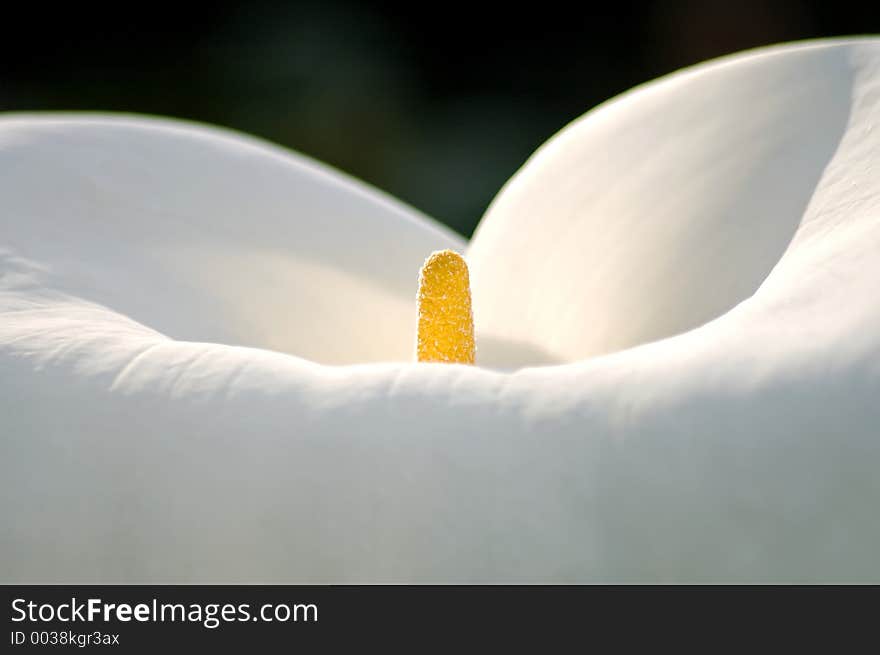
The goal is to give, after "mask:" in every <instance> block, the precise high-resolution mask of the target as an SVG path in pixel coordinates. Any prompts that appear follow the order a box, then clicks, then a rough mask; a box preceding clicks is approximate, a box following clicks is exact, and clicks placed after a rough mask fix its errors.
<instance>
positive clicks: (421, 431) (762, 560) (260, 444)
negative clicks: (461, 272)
mask: <svg viewBox="0 0 880 655" xmlns="http://www.w3.org/2000/svg"><path fill="white" fill-rule="evenodd" d="M878 120H880V41H878V40H869V39H865V40H852V41H835V42H824V43H821V42H820V43H811V44H798V45H793V46H787V47H782V48H774V49H769V50H766V51H757V52H754V53H747V54H745V55H741V56H738V57H733V58H727V59H725V60H722V61H719V62H714V63H710V64H707V65H703V66H700V67H696V68H693V69H690V70H688V71H684V72H682V73H679V74H676V75H673V76H671V77H669V78H667V79H664V80H660V81H658V82H656V83H652V84H650V85H647V86H645V87H643V88H640V89H637V90H635V91H633V92H631V93H629V94H627V95H625V96H622V97H621V98H619V99H617V100H614V101H612V102H610V103H607V104H606V105H604V106H603V107H601V108H599V109H597V110H596V111H594V112H591V113H590V114H588V115H587V116H585V117H584V118H583V119H581V120H579V121H578V122H576V123H575V124H573V125H572V126H570V127H569V128H567V129H566V130H564V131H563V132H562V133H561V134H560V135H559V136H557V137H555V138H554V139H553V140H551V141H550V142H549V143H548V144H547V145H546V146H544V147H543V148H542V149H541V150H539V152H538V153H537V154H536V155H535V156H534V158H533V159H532V160H531V161H530V162H529V163H528V164H527V165H526V166H525V167H524V169H523V170H522V171H521V172H520V173H518V174H517V175H516V176H515V177H514V178H513V179H512V180H511V182H510V183H509V184H508V186H507V187H506V188H505V190H504V191H503V192H502V193H501V194H500V195H499V197H498V198H497V199H496V201H495V202H494V203H493V206H492V207H491V208H490V211H489V212H488V214H487V216H486V217H485V218H484V221H483V223H482V224H481V226H480V228H479V229H478V232H477V234H476V236H475V238H474V241H473V243H472V244H471V245H470V249H469V251H468V259H469V263H470V265H471V268H472V281H473V285H474V312H475V318H476V320H477V328H478V348H479V350H478V362H480V361H482V363H484V364H486V365H489V366H490V367H492V368H502V369H510V370H507V371H506V372H501V371H492V370H486V369H483V368H472V367H464V366H449V365H423V364H409V363H400V362H399V360H407V359H409V358H410V357H411V354H412V351H413V347H414V334H413V330H414V326H415V307H414V295H415V290H416V289H415V287H416V283H417V271H418V266H419V265H420V264H421V262H422V260H423V259H424V258H425V256H426V255H427V254H428V253H429V252H430V251H431V250H435V249H439V248H444V247H452V248H457V249H461V248H462V247H463V244H462V243H461V242H460V241H459V239H457V238H456V237H455V236H454V235H451V234H449V233H447V232H446V231H444V230H443V229H442V228H440V227H438V226H435V225H433V224H431V223H429V222H428V221H427V220H426V219H424V218H423V217H420V216H417V215H416V214H414V213H413V212H412V211H411V210H408V209H406V208H403V207H401V206H399V205H397V204H394V203H393V201H390V200H388V199H385V198H382V197H379V196H377V195H376V194H375V193H374V192H372V191H370V190H366V189H364V188H363V187H362V186H359V185H358V184H357V183H354V182H352V181H350V180H348V179H344V178H342V177H341V176H339V175H338V174H336V173H333V172H331V171H328V170H326V169H323V168H320V167H318V166H316V165H315V164H312V163H309V162H306V161H304V160H302V159H301V158H299V157H296V156H294V155H291V154H290V153H286V152H284V151H280V150H278V149H276V148H273V147H270V146H267V145H265V144H261V143H259V142H256V141H254V140H251V139H247V138H242V137H240V136H236V135H231V134H229V133H228V132H223V131H218V130H214V129H208V128H204V127H196V126H190V125H186V124H181V123H177V122H169V121H158V120H155V119H143V118H136V117H131V118H123V117H75V116H63V115H59V116H26V115H22V116H8V117H6V118H3V119H0V248H2V255H0V257H2V258H0V444H2V448H3V452H2V457H0V478H2V487H0V489H2V495H0V508H2V517H3V527H2V532H0V580H2V581H4V582H129V583H131V582H196V581H198V582H350V581H382V582H388V581H413V582H416V581H418V582H424V581H440V582H452V581H504V582H509V581H544V582H552V581H640V582H650V581H692V582H696V581H776V582H778V581H834V582H841V581H866V580H871V581H880V556H878V555H877V553H878V552H880V518H878V511H877V507H878V506H880V476H878V475H877V474H876V471H877V469H878V466H880V404H878V397H880V302H877V297H878V291H880V175H878V171H877V170H876V169H875V170H872V166H874V160H876V159H877V157H878V155H877V153H878V152H880V128H878V129H875V123H876V122H878ZM707 321H708V322H707ZM685 330H689V331H685ZM676 334H677V336H672V335H676ZM663 337H670V338H666V339H663V340H659V341H658V340H657V339H661V338H663ZM209 342H213V343H209ZM221 344H224V345H221ZM229 344H235V345H229ZM637 344H644V345H641V346H638V347H632V348H629V349H627V350H621V349H623V348H628V347H630V346H636V345H637ZM242 346H251V347H242ZM282 351H283V352H282ZM614 351H617V352H614ZM286 353H289V354H286ZM600 353H611V354H607V355H606V356H603V357H593V358H591V359H585V357H587V356H589V355H593V354H600ZM294 355H296V356H294ZM381 360H387V361H388V362H394V361H395V360H398V362H399V363H384V364H377V363H374V364H361V365H351V366H327V365H326V364H334V363H346V362H370V361H381ZM540 361H547V362H552V361H556V362H569V363H568V364H564V365H558V366H547V367H541V368H527V369H521V370H515V368H516V365H517V364H521V363H529V362H532V363H538V362H540Z"/></svg>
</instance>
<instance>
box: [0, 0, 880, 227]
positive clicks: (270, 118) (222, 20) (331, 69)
mask: <svg viewBox="0 0 880 655" xmlns="http://www.w3.org/2000/svg"><path fill="white" fill-rule="evenodd" d="M597 7H598V8H597ZM25 13H29V14H30V15H29V16H24V17H23V18H21V19H18V18H16V19H14V20H6V21H4V22H5V27H4V28H3V38H2V39H0V110H4V111H5V110H34V109H53V110H56V109H104V110H118V111H131V112H142V113H151V114H164V115H170V116H177V117H182V118H189V119H193V120H198V121H205V122H209V123H215V124H219V125H224V126H228V127H232V128H236V129H239V130H243V131H245V132H249V133H252V134H256V135H259V136H262V137H264V138H266V139H269V140H271V141H275V142H277V143H280V144H283V145H285V146H288V147H290V148H293V149H295V150H298V151H300V152H303V153H306V154H308V155H310V156H312V157H315V158H317V159H320V160H322V161H325V162H327V163H330V164H332V165H334V166H336V167H337V168H340V169H342V170H344V171H346V172H348V173H351V174H352V175H354V176H356V177H359V178H361V179H363V180H366V181H367V182H369V183H371V184H373V185H375V186H377V187H379V188H381V189H384V190H386V191H388V192H390V193H392V194H393V195H395V196H397V197H398V198H401V199H403V200H404V201H406V202H408V203H409V204H411V205H413V206H415V207H417V208H418V209H420V210H422V211H424V212H426V213H428V214H430V215H431V216H433V217H435V218H437V219H439V220H441V221H443V222H445V223H447V224H448V225H450V226H451V227H452V228H454V229H455V230H457V231H458V232H460V233H462V234H464V235H470V234H471V232H472V231H473V229H474V227H475V225H476V223H477V221H478V220H479V218H480V216H481V215H482V213H483V211H484V210H485V208H486V206H487V205H488V203H489V202H490V201H491V199H492V197H493V196H494V195H495V193H497V191H498V190H499V188H500V187H501V185H502V184H503V183H504V182H505V181H506V180H507V179H508V178H509V177H510V176H511V175H512V174H513V173H514V172H515V171H516V170H517V169H518V168H519V166H521V165H522V163H523V162H524V161H525V160H526V158H527V157H528V156H529V155H530V154H531V153H532V152H533V151H534V150H535V148H537V147H538V146H539V145H541V143H543V142H544V141H546V140H547V139H548V138H549V137H551V136H552V135H553V134H554V133H555V132H557V131H558V130H559V129H561V128H562V127H563V126H564V125H565V124H567V123H568V122H570V121H571V120H573V119H575V118H577V117H578V116H580V115H581V114H583V113H584V112H586V111H587V110H589V109H590V108H591V107H593V106H595V105H596V104H598V103H600V102H602V101H603V100H606V99H608V98H610V97H612V96H614V95H616V94H618V93H620V92H622V91H625V90H626V89H628V88H630V87H632V86H634V85H636V84H639V83H642V82H645V81H648V80H650V79H652V78H655V77H657V76H659V75H663V74H665V73H668V72H671V71H673V70H675V69H677V68H680V67H682V66H686V65H690V64H693V63H696V62H699V61H702V60H705V59H708V58H711V57H715V56H718V55H722V54H726V53H730V52H735V51H738V50H742V49H745V48H750V47H754V46H758V45H764V44H769V43H775V42H779V41H789V40H794V39H801V38H811V37H818V36H830V35H841V34H865V33H876V32H878V31H880V9H877V8H876V7H874V6H872V4H871V3H864V4H862V3H852V4H848V3H845V2H835V3H831V2H827V3H818V2H806V1H796V0H788V1H786V0H777V1H775V2H769V1H760V0H741V1H739V2H733V1H725V0H705V1H702V2H701V1H698V0H681V1H670V2H654V3H632V2H614V3H608V4H601V5H597V6H595V7H591V6H590V4H589V3H581V5H580V6H579V7H578V8H573V6H572V5H571V4H570V3H566V4H558V5H557V4H555V3H552V2H542V3H537V4H530V5H524V6H521V7H519V6H518V5H516V4H515V3H508V4H506V5H486V4H481V3H477V2H470V3H457V2H446V3H436V4H422V3H409V4H391V3H377V2H373V3H365V2H354V1H351V0H325V1H324V2H287V3H285V2H266V1H263V0H254V1H252V2H248V3H240V4H224V3H219V4H212V5H207V4H206V5H203V6H201V7H198V8H196V7H188V6H187V5H186V4H185V3H178V4H176V5H175V4H172V5H167V6H163V5H158V4H132V5H129V4H120V5H118V6H117V9H116V10H115V13H114V12H109V13H108V12H107V11H106V10H99V9H96V8H89V7H88V6H84V5H82V4H76V5H75V6H68V7H66V8H58V9H56V8H54V7H53V8H51V9H50V7H49V6H48V5H45V6H34V7H33V8H31V9H29V10H26V11H25Z"/></svg>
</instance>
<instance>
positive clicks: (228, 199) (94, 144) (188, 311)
mask: <svg viewBox="0 0 880 655" xmlns="http://www.w3.org/2000/svg"><path fill="white" fill-rule="evenodd" d="M0 175H2V179H0V197H2V216H0V226H2V235H3V243H2V244H0V245H2V247H4V248H6V249H7V251H8V252H9V254H10V256H12V255H15V256H17V257H23V258H26V259H34V260H39V261H45V262H50V263H51V266H50V270H48V271H47V274H49V275H50V276H51V281H50V284H51V285H52V286H53V287H54V288H58V289H62V290H65V291H68V292H70V293H72V294H75V295H77V296H81V297H86V298H88V299H89V300H90V301H92V302H97V303H101V304H104V305H106V306H108V307H110V308H112V309H114V310H117V311H119V312H120V313H122V314H124V315H127V316H129V317H131V318H134V319H136V320H138V321H140V322H142V323H144V324H145V325H148V326H150V327H151V328H153V329H156V330H158V331H160V332H162V333H165V334H167V335H169V336H173V337H175V338H179V339H188V340H197V341H218V342H221V343H227V344H229V343H232V344H241V345H248V346H259V347H265V348H271V349H275V350H280V351H284V352H289V353H293V354H295V355H297V356H300V357H304V358H308V359H313V360H315V361H320V362H325V363H353V362H365V361H383V360H403V361H408V360H410V359H411V358H412V356H413V352H414V348H415V346H414V343H415V327H414V326H415V309H414V300H413V299H414V298H415V293H416V286H417V277H416V276H417V274H418V270H419V266H420V265H421V264H422V262H423V261H424V259H425V257H426V256H427V255H428V254H429V253H430V252H431V251H432V250H437V249H440V248H456V249H462V245H463V241H462V240H461V239H460V238H458V237H456V236H454V235H453V234H452V233H450V232H449V231H448V230H446V229H445V228H442V227H440V226H439V225H436V224H434V223H432V222H430V221H429V220H428V219H426V218H424V217H423V216H420V215H419V214H417V213H416V212H415V211H413V210H411V209H409V208H407V207H405V206H403V205H402V204H400V203H398V202H396V201H393V200H391V199H388V198H386V197H384V196H382V195H380V194H379V193H377V192H374V191H372V190H370V189H369V188H367V187H366V186H364V185H362V184H358V183H357V182H355V181H353V180H349V179H347V178H346V177H344V176H343V175H341V174H339V173H335V172H334V171H332V170H330V169H328V168H326V167H324V166H321V165H318V164H315V163H313V162H311V161H308V160H307V159H305V158H303V157H300V156H297V155H294V154H293V153H289V152H285V151H283V150H281V149H280V148H276V147H273V146H269V145H268V144H263V143H261V142H259V141H257V140H256V139H251V138H245V137H241V136H238V135H235V134H233V133H230V132H226V131H223V130H218V129H213V128H207V127H201V126H195V125H191V124H187V123H183V122H178V121H170V120H158V119H146V118H134V117H121V116H116V117H114V116H75V115H70V116H65V115H42V116H41V115H21V116H14V115H13V116H10V117H6V118H4V119H2V121H0ZM0 272H2V271H0Z"/></svg>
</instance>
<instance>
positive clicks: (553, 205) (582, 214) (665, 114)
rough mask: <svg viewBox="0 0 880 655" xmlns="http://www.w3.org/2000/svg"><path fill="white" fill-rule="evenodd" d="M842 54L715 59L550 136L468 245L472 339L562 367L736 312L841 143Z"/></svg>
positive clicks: (846, 115) (847, 58)
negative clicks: (524, 348)
mask: <svg viewBox="0 0 880 655" xmlns="http://www.w3.org/2000/svg"><path fill="white" fill-rule="evenodd" d="M866 47H867V44H866ZM851 52H852V49H851V48H850V47H848V46H834V45H828V44H807V45H800V46H797V47H788V48H785V49H781V50H780V49H770V50H765V51H759V52H757V53H755V54H747V55H745V56H742V55H740V56H737V57H734V58H726V59H723V60H720V61H718V62H713V63H711V64H709V65H702V66H699V67H697V68H693V69H689V70H685V71H683V72H679V73H676V74H674V75H672V76H670V77H668V78H665V79H663V80H660V81H659V82H655V83H652V84H649V85H646V86H644V87H641V88H638V89H636V90H634V91H632V92H630V93H627V94H625V95H623V96H621V97H620V98H618V99H615V100H613V101H611V102H608V103H606V104H605V105H603V106H602V107H600V108H598V109H596V110H595V111H592V112H590V113H588V114H587V115H586V116H584V117H583V118H581V119H579V120H577V121H575V122H574V123H573V124H571V125H570V126H568V127H567V128H565V129H564V130H563V131H562V132H561V133H560V134H558V135H557V136H556V137H554V138H553V139H551V140H550V141H549V142H548V143H547V144H546V145H545V146H543V147H542V148H541V149H540V150H539V151H538V152H537V153H536V154H535V155H534V156H533V157H532V158H531V159H530V160H529V161H528V163H526V165H525V166H524V167H523V168H522V169H521V170H520V171H519V172H518V173H517V174H516V175H515V176H514V177H513V178H512V179H511V180H510V182H509V183H508V184H507V185H506V187H505V188H504V190H503V191H502V192H501V193H500V194H499V195H498V197H497V198H496V199H495V201H494V202H493V204H492V206H491V207H490V209H489V210H488V212H487V214H486V216H485V217H484V218H483V221H482V222H481V224H480V226H479V228H478V230H477V232H476V234H475V236H474V239H473V241H472V243H471V246H470V250H469V253H468V258H469V263H470V266H471V270H472V278H473V284H474V312H475V319H476V321H477V330H478V332H480V333H482V334H484V335H492V336H493V337H496V338H502V339H506V340H511V341H521V342H527V343H532V344H535V346H538V347H541V348H543V349H544V350H545V351H547V352H548V353H551V354H552V355H553V356H555V357H556V358H557V359H559V360H562V361H574V360H577V359H581V358H584V357H589V356H592V355H598V354H603V353H607V352H613V351H616V350H621V349H624V348H627V347H630V346H634V345H637V344H640V343H646V342H649V341H653V340H655V339H659V338H663V337H668V336H670V335H673V334H678V333H680V332H684V331H686V330H688V329H691V328H694V327H697V326H698V325H701V324H703V323H705V322H706V321H709V320H711V319H714V318H716V317H717V316H720V315H721V314H723V313H724V312H726V311H727V310H729V309H730V308H731V307H733V306H735V305H736V304H737V303H739V302H741V301H742V300H745V299H746V298H748V297H749V296H751V295H752V294H753V293H754V292H755V290H756V289H757V288H758V287H759V286H760V285H761V283H762V282H763V281H764V279H765V278H766V277H767V275H768V273H769V272H770V270H771V269H772V268H773V267H774V266H775V265H776V263H777V262H778V261H779V259H780V257H781V256H782V254H783V252H784V251H785V250H786V248H787V247H788V244H789V242H790V241H791V239H792V236H793V235H794V233H795V231H796V230H797V228H798V225H799V224H800V223H801V218H802V216H803V214H804V210H805V208H806V207H807V204H808V203H809V202H810V199H811V197H812V196H813V193H814V191H815V189H816V186H817V184H818V182H819V180H820V178H821V175H822V172H823V170H824V169H825V166H826V165H827V164H828V162H829V161H830V159H831V157H832V156H833V154H834V153H835V151H836V149H837V147H838V145H839V143H840V140H841V138H842V137H843V135H844V133H845V130H846V129H847V125H848V123H849V120H850V112H851V103H852V91H853V86H854V83H855V81H854V75H855V73H856V71H855V68H854V66H853V62H852V61H851ZM508 363H515V362H508ZM520 363H530V362H528V361H526V362H520Z"/></svg>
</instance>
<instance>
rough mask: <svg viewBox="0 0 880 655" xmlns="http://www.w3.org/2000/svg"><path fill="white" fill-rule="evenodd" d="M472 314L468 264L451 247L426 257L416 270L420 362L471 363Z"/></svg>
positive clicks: (417, 354) (472, 346)
mask: <svg viewBox="0 0 880 655" xmlns="http://www.w3.org/2000/svg"><path fill="white" fill-rule="evenodd" d="M475 354H476V346H475V344H474V315H473V312H472V311H471V283H470V277H469V276H468V268H467V264H465V263H464V259H462V257H461V255H459V254H458V253H457V252H453V251H452V250H440V251H438V252H435V253H432V254H431V256H430V257H428V259H427V260H425V263H424V265H423V266H422V270H421V271H420V272H419V333H418V343H417V344H416V356H417V357H418V360H419V361H420V362H447V363H450V364H473V363H474V355H475Z"/></svg>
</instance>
